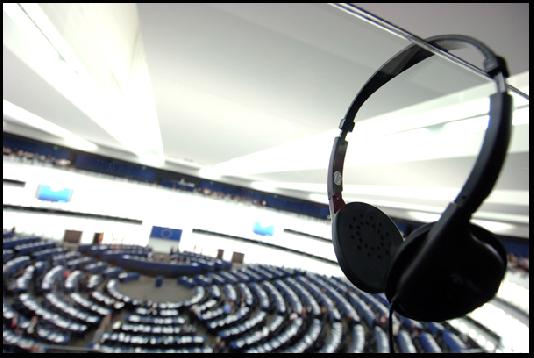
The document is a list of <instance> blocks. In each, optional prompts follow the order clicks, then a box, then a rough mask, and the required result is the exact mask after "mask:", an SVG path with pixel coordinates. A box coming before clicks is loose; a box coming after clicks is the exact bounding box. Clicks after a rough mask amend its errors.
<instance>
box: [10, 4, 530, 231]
mask: <svg viewBox="0 0 534 358" xmlns="http://www.w3.org/2000/svg"><path fill="white" fill-rule="evenodd" d="M361 6H362V7H363V8H364V9H366V10H368V11H371V12H374V13H376V14H377V15H379V16H381V17H382V18H384V19H387V20H389V21H391V22H393V23H394V24H396V25H398V26H400V27H402V28H404V29H406V30H409V31H411V32H413V33H415V34H417V35H418V36H421V37H427V36H430V35H435V34H443V33H452V32H454V33H463V34H470V35H472V36H475V37H477V38H479V39H481V40H482V41H484V42H486V43H487V44H488V45H490V46H491V47H492V48H493V49H494V50H495V51H496V52H497V53H499V54H501V55H503V56H505V58H506V59H507V61H508V64H509V68H510V70H511V74H512V75H513V76H512V78H511V79H510V83H511V84H513V85H514V86H515V87H517V88H519V89H520V90H521V91H523V92H525V93H528V91H529V80H528V78H529V61H528V48H529V31H528V25H529V16H528V10H529V5H528V4H362V5H361ZM3 10H4V11H3V20H4V21H3V30H4V31H3V33H4V35H3V44H4V46H3V99H4V101H8V102H10V103H12V104H14V105H16V106H17V107H20V108H22V109H24V110H26V111H28V112H31V113H33V114H34V115H37V116H39V117H40V119H42V120H45V121H47V122H50V123H52V124H53V125H55V126H58V127H60V128H61V129H62V130H66V131H68V133H69V135H70V136H71V142H73V141H72V138H78V139H80V141H88V142H89V144H92V145H94V144H97V145H98V147H95V148H93V151H95V152H100V153H102V154H106V155H114V156H116V157H119V158H124V159H128V160H137V161H139V162H143V163H148V164H153V165H157V166H161V167H165V168H168V169H175V170H179V171H182V172H185V173H188V174H193V175H200V176H204V177H213V178H219V180H221V181H225V182H228V183H234V184H239V185H247V186H250V187H253V188H256V189H259V190H265V191H271V192H276V193H281V194H286V195H291V196H295V197H299V198H303V199H309V200H315V201H320V202H326V195H325V189H326V167H327V165H328V158H329V155H330V149H331V145H332V142H333V138H334V137H335V136H336V135H337V130H336V127H337V125H338V123H339V119H340V118H342V117H343V115H344V112H345V111H346V109H347V107H348V105H349V104H350V101H351V100H352V99H353V97H354V96H355V94H356V93H357V91H358V89H359V88H360V87H361V86H362V85H363V84H364V83H365V81H366V80H367V79H368V78H369V77H370V76H371V75H372V74H373V73H374V71H376V70H377V68H378V67H379V66H380V65H381V64H382V63H384V62H385V61H386V60H387V59H388V58H390V57H391V56H392V55H393V54H395V53H396V52H397V51H399V50H400V49H402V48H404V47H405V46H407V45H408V42H407V40H405V39H403V38H401V37H398V36H395V35H393V34H392V33H390V32H388V31H386V30H384V29H382V28H378V27H376V26H374V25H372V24H370V23H368V22H365V21H363V20H361V19H359V18H357V17H354V16H352V15H350V14H348V13H346V12H343V11H341V10H340V9H339V8H337V7H335V6H331V5H327V4H170V3H169V4H151V3H143V4H137V5H136V4H39V5H37V4H22V5H20V6H19V5H17V4H4V5H3ZM457 54H458V55H459V56H461V57H462V58H465V59H466V60H468V61H470V62H472V63H473V64H475V65H477V64H478V63H479V62H480V58H479V56H478V55H477V54H476V53H475V52H474V51H470V50H465V49H463V50H460V51H458V52H457ZM492 90H493V88H492V86H491V84H490V83H489V82H488V81H487V79H485V78H482V77H480V76H479V75H477V74H474V73H473V72H470V71H468V70H467V69H465V68H463V67H460V66H459V65H456V64H454V63H451V62H449V61H447V60H445V59H443V58H439V57H434V58H431V59H429V60H427V61H425V62H423V63H422V64H420V65H419V66H416V67H415V68H413V69H411V70H410V71H408V72H407V73H404V74H402V75H400V76H399V77H398V79H396V80H395V81H392V82H391V83H389V84H388V85H386V86H385V87H384V88H383V89H381V90H380V94H379V95H378V94H377V95H375V96H373V97H372V98H371V99H370V100H369V101H368V102H367V103H366V105H365V106H364V107H363V108H362V110H361V111H360V113H358V119H359V120H360V122H359V123H358V125H357V127H356V130H355V131H354V133H353V134H352V135H351V136H350V137H349V138H348V139H349V142H350V143H351V145H350V146H349V151H348V153H347V160H346V164H345V168H346V174H345V179H344V186H345V193H346V198H347V199H349V200H365V201H368V202H371V203H374V204H375V205H378V206H380V207H382V208H383V209H384V210H385V211H386V212H388V213H391V214H395V215H398V216H401V217H405V218H408V219H415V220H422V221H426V220H423V218H428V219H429V220H430V219H431V218H432V215H433V217H435V216H436V215H437V214H439V212H440V211H441V210H442V209H443V208H444V207H445V206H446V204H447V202H448V201H450V200H451V199H452V198H453V197H454V195H455V194H456V193H457V192H458V190H459V188H460V187H461V184H462V183H463V181H464V178H465V176H466V175H467V173H468V172H469V170H470V168H471V165H472V164H473V162H474V159H475V157H476V154H477V152H478V148H479V146H480V143H481V138H482V136H483V131H484V123H485V121H487V119H484V114H485V113H487V108H488V102H487V95H488V94H489V93H491V91H492ZM514 107H515V108H516V111H515V112H514V132H513V138H512V144H511V147H510V149H509V156H508V158H507V161H506V164H505V168H504V170H503V172H502V175H501V177H500V179H499V182H498V185H497V187H496V188H495V191H494V192H493V194H492V196H490V198H488V200H487V201H486V203H485V204H484V205H483V207H482V208H481V209H480V210H479V212H478V214H477V218H478V219H479V220H485V221H482V223H484V224H485V225H486V226H488V227H489V226H491V225H494V230H495V231H497V232H500V233H502V234H508V235H519V236H524V237H528V236H529V234H528V223H529V219H528V218H529V214H528V209H529V204H528V201H529V199H528V197H529V190H528V181H529V172H528V156H529V154H528V153H529V149H528V148H529V145H528V143H529V139H528V129H529V120H528V108H529V106H528V100H525V99H524V98H521V97H520V96H517V95H514ZM448 122H451V123H448ZM35 123H37V122H35V121H34V122H31V123H30V122H26V123H24V121H22V120H21V119H20V118H18V117H17V115H13V114H10V113H6V110H5V109H4V130H5V131H10V132H14V133H19V134H24V135H29V136H33V137H38V138H41V139H47V140H52V141H57V142H61V140H62V139H61V138H60V137H61V136H58V134H57V133H55V134H54V133H51V135H49V136H48V137H47V138H45V137H44V136H43V128H45V127H39V126H38V125H37V124H35ZM32 127H33V128H32ZM45 132H46V130H45ZM49 132H50V131H49ZM61 133H63V132H61ZM86 144H87V143H86ZM425 215H426V216H425ZM499 225H500V226H499Z"/></svg>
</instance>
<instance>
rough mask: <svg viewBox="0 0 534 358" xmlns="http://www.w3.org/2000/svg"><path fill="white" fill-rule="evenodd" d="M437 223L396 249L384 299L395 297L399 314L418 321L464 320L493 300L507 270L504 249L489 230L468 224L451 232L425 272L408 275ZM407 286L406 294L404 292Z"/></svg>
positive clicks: (430, 224) (431, 224)
mask: <svg viewBox="0 0 534 358" xmlns="http://www.w3.org/2000/svg"><path fill="white" fill-rule="evenodd" d="M434 224H435V223H429V224H426V225H423V226H422V227H420V228H419V229H417V230H415V231H414V232H413V233H412V234H411V235H410V236H409V237H408V238H407V239H406V241H405V243H404V244H403V245H402V247H401V248H400V249H399V251H398V253H397V255H396V256H395V259H394V261H393V263H392V265H391V271H390V273H389V275H388V282H387V287H386V296H387V298H388V299H389V300H390V301H391V300H392V299H393V297H395V296H398V297H397V299H396V302H395V305H396V307H395V309H396V311H397V312H398V313H400V314H402V315H404V316H406V317H408V318H411V319H414V320H417V321H432V322H439V321H445V320H449V319H452V318H455V317H460V316H463V315H465V314H467V313H469V312H471V311H472V310H473V309H475V308H476V307H479V306H481V305H483V304H484V303H485V302H487V301H488V300H490V299H492V298H493V297H494V296H495V294H496V293H497V290H498V289H499V285H500V282H501V281H502V279H503V278H504V275H505V272H506V251H505V249H504V247H503V245H502V244H501V242H500V241H499V239H498V238H497V237H496V236H494V235H493V234H492V233H491V232H489V231H488V230H485V229H483V228H481V227H480V226H477V225H474V224H469V226H468V229H467V230H465V229H464V230H463V231H462V232H456V233H454V234H451V237H447V238H442V240H449V242H450V244H449V245H447V246H445V245H442V249H440V251H439V252H437V253H436V254H434V255H433V256H432V257H431V258H429V260H428V262H429V264H428V265H426V266H425V267H424V272H414V275H413V277H408V276H407V275H406V271H407V268H408V267H409V265H410V264H411V263H412V262H413V261H415V260H416V259H418V258H417V256H418V255H419V254H420V251H421V249H422V247H423V246H424V245H425V244H426V242H427V239H428V233H429V231H430V229H431V228H432V226H433V225H434ZM405 285H408V286H409V287H410V289H409V290H403V292H402V295H397V293H398V292H399V290H400V289H401V288H403V287H404V286H405Z"/></svg>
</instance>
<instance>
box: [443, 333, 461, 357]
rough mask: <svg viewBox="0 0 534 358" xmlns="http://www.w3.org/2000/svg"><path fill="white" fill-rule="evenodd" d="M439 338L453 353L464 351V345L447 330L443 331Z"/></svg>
mask: <svg viewBox="0 0 534 358" xmlns="http://www.w3.org/2000/svg"><path fill="white" fill-rule="evenodd" d="M441 338H443V342H445V344H446V345H447V347H448V348H449V350H450V351H451V352H453V353H461V352H462V351H463V350H464V349H465V344H464V343H463V342H462V341H461V340H460V339H459V338H458V337H456V336H455V335H454V334H453V333H452V332H451V331H449V330H448V329H444V330H443V333H442V336H441Z"/></svg>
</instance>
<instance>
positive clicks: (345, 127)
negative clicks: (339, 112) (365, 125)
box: [339, 117, 355, 133]
mask: <svg viewBox="0 0 534 358" xmlns="http://www.w3.org/2000/svg"><path fill="white" fill-rule="evenodd" d="M354 124H355V123H354V121H353V120H350V119H347V118H346V117H345V118H342V119H341V122H340V123H339V129H341V131H342V132H343V133H349V132H352V130H353V129H354Z"/></svg>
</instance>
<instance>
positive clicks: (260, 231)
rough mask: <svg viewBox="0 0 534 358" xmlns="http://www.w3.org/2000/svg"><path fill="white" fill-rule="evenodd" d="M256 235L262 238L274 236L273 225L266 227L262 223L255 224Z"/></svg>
mask: <svg viewBox="0 0 534 358" xmlns="http://www.w3.org/2000/svg"><path fill="white" fill-rule="evenodd" d="M253 231H254V233H255V234H257V235H261V236H273V234H274V226H273V225H264V224H262V223H261V222H259V221H257V222H256V223H255V224H254V230H253Z"/></svg>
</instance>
